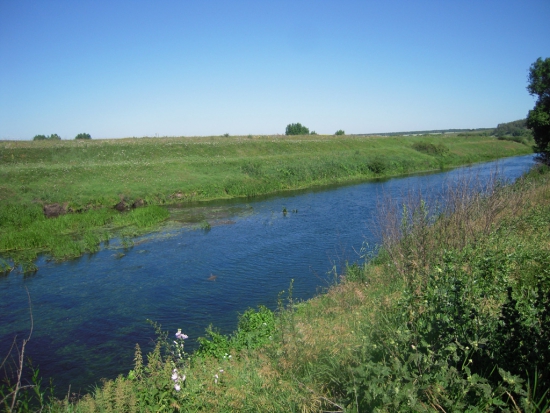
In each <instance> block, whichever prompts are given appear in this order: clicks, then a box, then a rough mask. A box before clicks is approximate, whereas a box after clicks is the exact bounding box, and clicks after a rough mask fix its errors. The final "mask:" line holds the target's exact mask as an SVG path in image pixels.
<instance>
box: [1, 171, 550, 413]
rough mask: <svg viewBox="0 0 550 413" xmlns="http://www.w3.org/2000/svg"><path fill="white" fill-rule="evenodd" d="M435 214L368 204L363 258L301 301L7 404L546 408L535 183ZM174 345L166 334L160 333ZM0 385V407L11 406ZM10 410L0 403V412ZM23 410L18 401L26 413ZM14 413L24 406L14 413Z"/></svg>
mask: <svg viewBox="0 0 550 413" xmlns="http://www.w3.org/2000/svg"><path fill="white" fill-rule="evenodd" d="M443 196H444V197H445V200H446V201H445V202H437V201H435V200H434V201H433V202H435V203H437V204H438V205H445V207H444V208H443V209H441V208H440V207H438V208H434V205H429V204H427V203H426V201H425V200H424V199H423V198H422V196H421V195H420V194H412V193H411V194H410V196H409V198H408V201H407V202H405V204H404V205H403V204H399V205H398V204H397V203H396V202H395V201H393V200H392V199H381V200H380V201H381V202H380V208H379V217H378V219H379V220H380V221H381V222H384V226H383V228H382V229H381V236H382V239H383V242H382V244H381V245H380V248H379V250H378V251H377V253H376V254H371V255H368V256H365V257H364V262H359V263H357V264H353V265H349V266H348V267H347V269H346V272H345V273H344V274H341V277H340V279H339V281H338V282H337V283H335V285H334V286H332V287H331V288H330V289H329V290H328V291H327V292H326V293H325V294H321V295H319V296H317V297H316V298H313V299H311V300H308V301H306V302H297V301H295V300H294V299H293V298H292V284H291V285H290V286H289V289H288V291H285V292H282V293H281V296H280V300H279V307H278V310H277V311H275V312H271V311H270V310H268V309H266V308H265V307H259V308H258V309H257V310H253V309H249V310H247V311H246V312H245V313H244V314H242V315H241V317H240V319H239V323H238V327H237V330H236V331H235V332H234V333H233V334H232V335H230V336H223V335H221V334H219V333H217V332H216V330H215V328H210V329H208V330H207V332H206V335H205V337H204V338H202V339H201V340H200V344H201V345H200V348H199V349H198V351H196V352H195V353H193V354H187V353H186V352H185V340H186V339H187V337H186V336H185V331H183V332H182V331H178V332H175V331H171V332H164V331H163V330H162V328H161V327H160V326H156V330H157V333H158V341H157V346H156V347H155V349H154V351H152V352H151V353H149V354H147V355H143V354H142V353H141V350H140V348H139V347H136V352H135V366H134V368H133V369H132V370H131V371H129V372H128V373H127V374H125V375H121V376H119V377H118V378H117V379H115V380H108V381H105V382H104V383H102V384H100V385H98V386H97V387H95V389H94V390H93V391H92V392H91V393H90V394H87V395H84V396H82V395H74V394H68V395H67V397H66V398H64V399H63V400H58V399H54V398H48V395H47V392H46V388H45V386H44V385H41V384H40V383H39V382H38V381H35V387H32V388H27V389H21V390H20V391H19V396H18V398H19V401H18V402H14V406H15V405H17V404H16V403H20V404H19V405H20V406H27V405H28V406H34V407H30V408H29V411H31V409H36V410H38V409H42V410H41V411H50V412H75V413H76V412H150V411H155V412H176V411H189V412H194V411H196V412H199V411H209V412H232V411H243V412H256V411H265V412H281V411H285V412H318V411H331V412H366V411H368V412H371V411H372V412H463V411H468V412H493V411H511V412H533V413H538V412H547V411H548V409H549V408H550V395H549V390H548V389H549V388H550V369H549V368H548V366H549V365H550V350H549V347H548V343H549V342H550V336H549V334H550V312H549V308H550V277H549V274H550V272H549V271H548V268H549V266H550V231H549V228H550V171H549V170H548V168H545V167H538V168H535V169H534V170H533V171H531V172H530V173H529V174H527V176H525V177H524V178H522V179H520V180H519V181H517V182H516V183H515V184H513V185H509V186H503V185H502V184H501V183H500V182H498V180H495V181H493V182H490V183H489V184H487V185H484V186H482V187H480V186H476V183H475V181H472V180H466V179H465V180H464V181H463V182H462V183H461V184H460V185H458V186H455V187H453V188H449V190H448V191H447V192H446V193H445V194H444V195H443ZM174 333H175V335H174ZM10 389H13V387H12V388H6V387H4V388H3V391H2V392H0V396H1V395H2V394H4V395H13V392H12V393H10V392H9V391H10ZM12 400H13V398H11V397H6V399H5V400H4V401H5V406H6V408H7V410H8V411H10V410H9V407H10V403H12ZM25 403H26V404H25ZM21 411H26V410H21Z"/></svg>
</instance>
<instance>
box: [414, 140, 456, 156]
mask: <svg viewBox="0 0 550 413" xmlns="http://www.w3.org/2000/svg"><path fill="white" fill-rule="evenodd" d="M412 148H413V149H414V150H415V151H418V152H422V153H425V154H427V155H432V156H442V155H446V154H447V153H448V152H449V148H447V147H446V146H445V145H443V144H442V143H438V144H437V145H434V144H433V143H428V142H415V143H413V145H412Z"/></svg>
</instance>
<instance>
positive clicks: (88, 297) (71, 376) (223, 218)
mask: <svg viewBox="0 0 550 413" xmlns="http://www.w3.org/2000/svg"><path fill="white" fill-rule="evenodd" d="M497 164H498V166H499V169H500V171H501V173H502V176H504V177H506V178H507V179H515V178H517V177H518V176H519V175H520V174H521V173H523V172H524V171H525V170H527V169H528V168H529V167H530V166H531V165H532V164H533V162H532V157H531V156H527V157H516V158H508V159H504V160H501V161H499V162H498V163H495V162H491V163H487V164H482V165H474V166H471V167H467V168H460V169H456V170H453V171H449V172H445V173H437V174H431V175H421V176H419V175H417V176H409V177H405V178H395V179H390V180H386V181H383V182H370V183H363V184H358V185H352V186H345V187H339V188H330V189H326V188H325V189H324V190H317V191H305V192H296V193H292V194H287V195H280V196H277V197H264V198H262V199H255V200H246V201H242V200H240V201H239V200H237V201H235V200H233V201H230V202H217V203H212V204H200V205H198V206H192V207H185V208H171V215H172V217H173V220H174V221H178V222H183V223H185V224H183V225H182V224H178V225H176V226H173V225H172V226H170V227H167V229H166V230H165V231H164V232H162V233H159V234H152V235H149V236H146V237H143V238H141V239H138V240H136V241H137V242H136V245H135V246H134V247H133V248H131V249H129V250H123V249H117V248H118V247H119V246H118V245H117V243H116V242H114V243H113V242H112V243H111V244H110V245H109V246H106V248H104V249H102V250H101V251H100V252H98V253H96V254H94V255H89V256H85V257H82V258H81V259H78V260H74V261H69V262H65V263H61V264H56V263H54V262H48V261H47V260H45V259H41V260H40V262H39V263H38V266H39V271H38V272H36V273H35V274H33V275H32V276H28V277H23V276H22V275H20V274H10V275H9V276H7V277H3V278H0V317H1V324H0V356H1V357H2V358H3V356H4V355H5V354H6V353H7V351H8V349H9V347H10V345H11V342H12V340H13V336H14V334H18V335H19V337H24V336H25V334H28V328H29V325H30V324H29V322H30V321H29V320H30V317H29V308H28V303H27V293H26V291H25V287H27V288H28V290H29V293H30V295H31V298H32V312H33V317H34V332H33V336H32V340H31V341H30V343H29V344H28V346H27V355H28V356H31V357H32V359H33V363H34V364H35V365H39V366H40V371H41V373H42V375H43V376H44V377H45V378H48V377H55V383H56V384H57V385H58V391H59V393H60V394H66V391H67V388H68V385H69V384H71V385H72V387H71V389H72V390H71V391H75V392H77V391H81V392H84V391H88V390H90V385H91V384H93V383H95V382H97V381H98V380H99V379H100V378H101V377H108V378H112V377H116V375H118V374H120V373H125V372H127V371H128V370H129V369H131V368H132V359H133V352H134V347H135V344H136V343H139V345H140V346H141V347H142V348H144V349H145V350H147V349H150V348H151V344H152V342H153V339H154V331H153V329H152V327H151V326H150V325H149V324H148V323H147V322H146V320H147V319H150V320H154V321H156V322H158V323H160V324H162V326H163V328H164V329H166V330H169V331H171V332H175V331H176V329H177V328H182V329H183V331H184V332H185V333H186V334H188V335H189V337H190V340H189V341H188V342H189V344H190V346H189V347H187V348H188V349H189V348H193V346H194V345H196V338H197V337H198V336H199V335H203V334H204V329H205V328H206V327H207V326H208V325H209V324H214V325H215V326H216V327H218V328H219V329H220V330H221V331H222V332H223V333H228V332H231V331H232V330H233V329H234V328H235V327H236V323H237V315H238V313H239V312H243V311H244V310H246V309H247V308H248V307H255V306H257V305H258V304H264V305H267V306H268V307H271V308H275V306H276V301H277V297H278V294H279V293H280V292H281V291H283V290H285V289H287V288H288V286H289V284H290V281H291V279H294V280H295V281H294V297H296V298H301V299H306V298H310V297H312V296H313V295H315V293H316V292H318V291H319V290H320V288H325V287H327V286H328V285H330V283H331V282H333V281H334V277H333V275H332V276H331V275H329V273H330V271H331V270H332V269H333V268H337V269H338V268H341V266H342V265H343V264H344V263H345V262H346V261H356V260H357V259H358V251H360V249H361V247H362V246H363V245H364V243H368V244H369V245H370V246H373V245H375V244H376V242H377V241H378V240H377V238H376V235H375V234H376V231H375V229H376V222H375V220H374V218H375V213H376V204H377V200H378V199H380V198H381V196H382V195H383V194H385V195H391V196H394V197H399V196H401V195H403V194H404V193H405V192H406V191H407V190H417V189H421V190H422V191H423V192H424V193H435V192H437V191H439V190H440V189H441V188H442V186H443V185H444V184H445V183H448V182H452V181H453V180H454V179H456V178H457V177H458V176H460V175H461V174H464V173H472V174H475V175H476V176H478V177H479V178H480V179H486V178H487V177H489V176H490V175H491V172H494V169H495V165H497ZM283 209H286V211H288V212H287V213H283ZM201 222H208V223H209V224H210V226H209V228H208V229H198V228H200V225H197V223H201ZM205 228H206V227H205Z"/></svg>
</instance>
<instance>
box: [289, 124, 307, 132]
mask: <svg viewBox="0 0 550 413" xmlns="http://www.w3.org/2000/svg"><path fill="white" fill-rule="evenodd" d="M285 135H309V128H306V127H305V126H303V125H302V124H301V123H291V124H290V125H287V127H286V131H285Z"/></svg>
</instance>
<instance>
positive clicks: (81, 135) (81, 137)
mask: <svg viewBox="0 0 550 413" xmlns="http://www.w3.org/2000/svg"><path fill="white" fill-rule="evenodd" d="M75 139H92V136H91V135H90V134H89V133H79V134H78V135H76V136H75Z"/></svg>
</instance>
